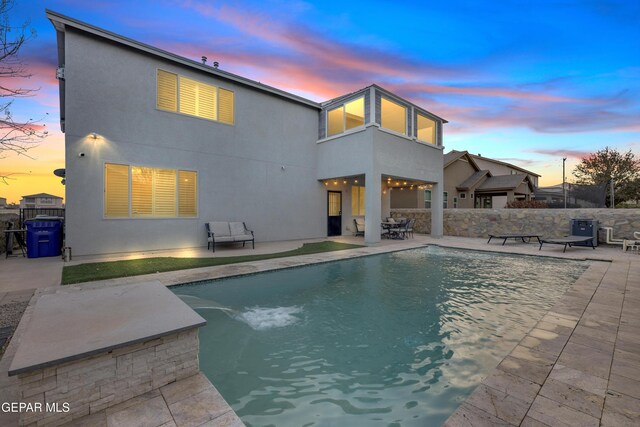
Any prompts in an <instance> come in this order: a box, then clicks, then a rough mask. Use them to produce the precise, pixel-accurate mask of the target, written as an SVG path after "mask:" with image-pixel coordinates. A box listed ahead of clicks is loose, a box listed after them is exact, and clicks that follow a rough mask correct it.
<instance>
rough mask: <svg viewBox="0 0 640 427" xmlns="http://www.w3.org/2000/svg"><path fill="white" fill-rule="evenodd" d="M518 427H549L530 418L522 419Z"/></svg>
mask: <svg viewBox="0 0 640 427" xmlns="http://www.w3.org/2000/svg"><path fill="white" fill-rule="evenodd" d="M520 427H549V425H548V424H545V423H543V422H541V421H538V420H536V419H534V418H531V417H524V420H522V424H520Z"/></svg>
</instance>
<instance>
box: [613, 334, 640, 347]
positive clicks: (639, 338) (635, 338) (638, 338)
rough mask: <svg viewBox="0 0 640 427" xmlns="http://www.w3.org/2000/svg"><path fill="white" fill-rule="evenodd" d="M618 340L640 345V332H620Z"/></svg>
mask: <svg viewBox="0 0 640 427" xmlns="http://www.w3.org/2000/svg"><path fill="white" fill-rule="evenodd" d="M618 339H620V340H621V341H627V342H631V343H634V344H640V332H637V333H634V332H628V331H626V332H625V331H620V332H618Z"/></svg>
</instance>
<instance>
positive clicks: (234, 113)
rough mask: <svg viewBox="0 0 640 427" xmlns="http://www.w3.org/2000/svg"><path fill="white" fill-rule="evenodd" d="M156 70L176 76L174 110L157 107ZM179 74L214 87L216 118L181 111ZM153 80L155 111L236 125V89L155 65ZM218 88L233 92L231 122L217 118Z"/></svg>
mask: <svg viewBox="0 0 640 427" xmlns="http://www.w3.org/2000/svg"><path fill="white" fill-rule="evenodd" d="M158 71H164V72H165V73H169V74H173V75H175V76H176V80H177V81H176V111H172V110H165V109H162V108H158ZM180 76H182V77H184V78H187V79H189V80H193V81H195V82H198V83H202V84H205V85H208V86H213V87H215V88H216V119H209V118H206V117H200V116H194V115H191V114H187V113H183V112H181V111H180ZM155 81H156V102H155V107H154V108H155V109H156V111H162V112H164V113H172V114H178V115H181V116H184V117H191V118H194V119H200V120H206V121H208V122H214V123H220V124H223V125H227V126H235V125H236V91H235V90H231V89H228V88H226V87H221V86H219V85H214V84H210V83H206V82H204V81H202V80H201V79H199V78H193V77H190V76H188V75H186V74H179V73H176V72H173V71H169V70H166V69H164V68H159V67H156V76H155ZM220 89H224V90H226V91H227V92H231V93H232V94H233V110H232V114H233V123H227V122H223V121H220V120H219V118H220ZM136 166H138V165H136Z"/></svg>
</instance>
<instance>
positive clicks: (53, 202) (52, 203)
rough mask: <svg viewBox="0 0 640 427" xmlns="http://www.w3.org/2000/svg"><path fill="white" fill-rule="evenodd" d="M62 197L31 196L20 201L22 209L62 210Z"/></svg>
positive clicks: (50, 195) (41, 194)
mask: <svg viewBox="0 0 640 427" xmlns="http://www.w3.org/2000/svg"><path fill="white" fill-rule="evenodd" d="M63 207H64V206H63V205H62V197H59V196H54V195H53V194H48V193H38V194H31V195H29V196H22V200H20V209H25V208H55V209H62V208H63Z"/></svg>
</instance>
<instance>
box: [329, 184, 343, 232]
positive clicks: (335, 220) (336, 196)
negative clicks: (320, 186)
mask: <svg viewBox="0 0 640 427" xmlns="http://www.w3.org/2000/svg"><path fill="white" fill-rule="evenodd" d="M327 215H328V216H327V236H329V237H331V236H340V235H342V191H329V192H328V193H327Z"/></svg>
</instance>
